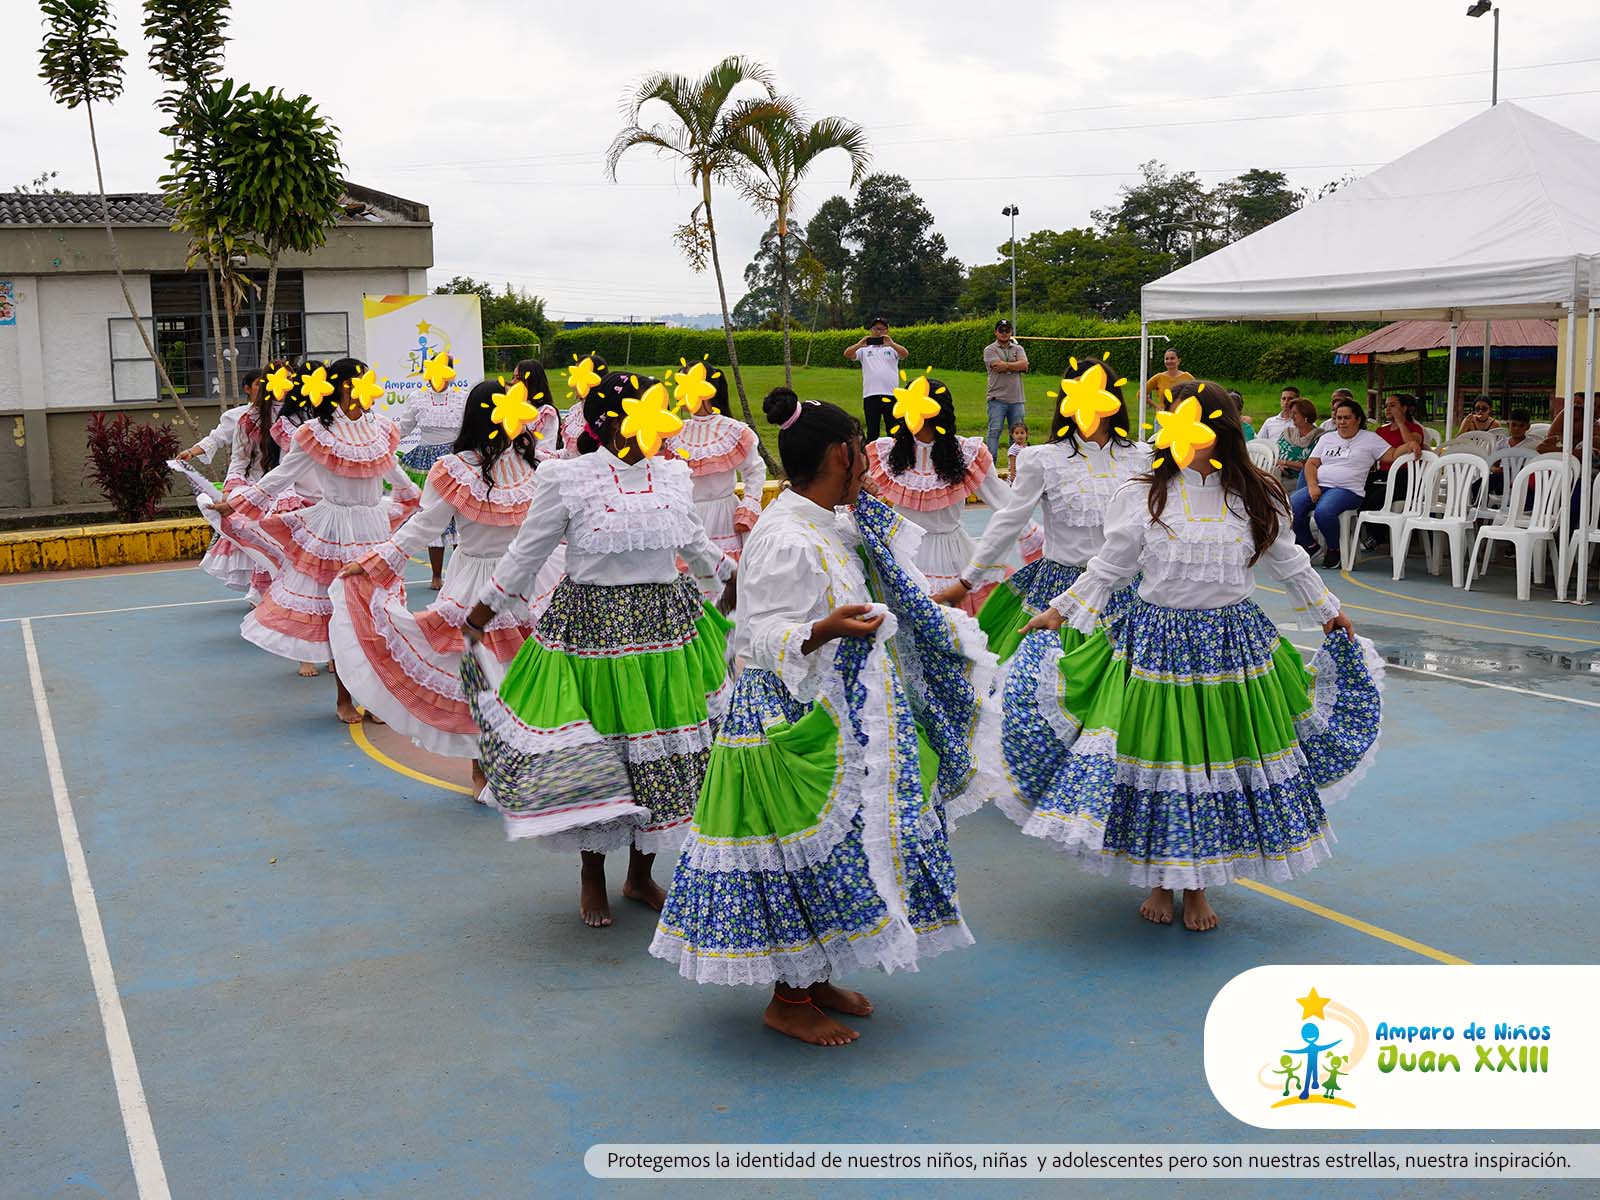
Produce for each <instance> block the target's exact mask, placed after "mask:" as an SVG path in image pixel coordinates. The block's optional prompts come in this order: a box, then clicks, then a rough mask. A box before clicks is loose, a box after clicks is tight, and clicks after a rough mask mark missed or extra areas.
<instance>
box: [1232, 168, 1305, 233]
mask: <svg viewBox="0 0 1600 1200" xmlns="http://www.w3.org/2000/svg"><path fill="white" fill-rule="evenodd" d="M1217 202H1218V205H1219V206H1220V208H1221V210H1222V215H1223V219H1224V221H1225V227H1226V231H1227V237H1228V240H1229V241H1237V240H1238V239H1239V238H1242V237H1248V236H1249V235H1250V234H1252V233H1254V232H1255V231H1256V230H1258V229H1265V228H1266V227H1267V226H1268V225H1271V224H1272V223H1273V222H1274V221H1278V220H1281V219H1282V218H1284V217H1287V216H1288V215H1289V214H1290V213H1292V212H1294V211H1295V210H1296V209H1298V208H1299V207H1300V206H1301V205H1302V204H1304V203H1305V196H1304V193H1302V192H1299V191H1296V190H1295V189H1294V188H1291V187H1290V186H1289V177H1288V176H1287V175H1285V174H1284V173H1283V172H1282V171H1266V170H1262V169H1261V168H1259V167H1258V168H1255V169H1253V170H1249V171H1246V172H1245V173H1244V174H1242V175H1239V176H1237V177H1235V178H1233V179H1230V180H1228V181H1227V182H1226V183H1224V184H1222V185H1221V186H1220V187H1218V188H1217Z"/></svg>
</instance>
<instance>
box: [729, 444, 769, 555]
mask: <svg viewBox="0 0 1600 1200" xmlns="http://www.w3.org/2000/svg"><path fill="white" fill-rule="evenodd" d="M745 429H746V431H747V432H748V434H749V436H748V437H747V438H744V439H743V441H744V451H745V455H744V459H743V461H742V462H740V463H739V478H740V479H742V480H743V481H744V496H743V498H742V499H740V501H739V505H738V507H737V508H735V509H734V512H733V527H734V529H735V530H737V531H738V532H739V533H749V532H750V530H752V529H754V528H755V524H756V520H757V519H758V518H759V517H760V516H761V493H762V492H763V491H764V490H765V489H766V486H767V464H766V462H765V461H764V460H763V459H762V457H761V439H760V438H758V437H757V436H756V431H755V430H754V429H751V428H750V427H749V426H746V427H745Z"/></svg>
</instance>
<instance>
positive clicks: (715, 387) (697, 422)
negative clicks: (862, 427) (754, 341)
mask: <svg viewBox="0 0 1600 1200" xmlns="http://www.w3.org/2000/svg"><path fill="white" fill-rule="evenodd" d="M686 380H687V381H689V382H690V383H691V384H698V385H700V391H699V392H694V391H692V390H691V392H690V394H691V395H703V394H704V389H705V388H709V389H711V392H710V394H709V395H707V396H705V397H704V399H702V400H700V401H699V403H698V405H697V406H695V407H694V408H692V409H691V412H692V415H691V416H690V417H689V418H688V419H687V420H686V421H684V423H683V428H682V429H680V430H679V431H678V432H677V433H675V434H673V435H672V436H671V437H670V438H668V439H667V441H666V453H667V454H668V455H672V456H675V457H677V458H681V459H683V460H684V461H686V462H687V463H688V464H689V473H690V474H691V475H693V476H694V508H695V512H696V513H697V514H699V517H700V523H701V524H702V525H704V526H705V527H706V533H708V534H709V535H710V536H711V540H712V542H714V543H715V544H716V547H717V549H719V550H721V551H722V552H723V553H724V554H726V555H727V556H728V557H729V558H732V559H734V560H737V559H738V557H739V554H740V552H741V551H742V550H743V549H744V539H745V535H746V534H747V533H749V532H750V530H751V529H753V528H754V527H755V523H756V520H757V518H759V517H760V516H761V492H762V489H763V488H765V487H766V484H767V464H766V463H765V462H764V461H763V460H762V458H761V442H760V440H759V439H758V438H757V437H756V431H755V430H754V429H751V428H750V426H748V425H746V424H745V423H744V422H743V421H741V420H739V418H737V417H734V416H730V415H729V413H728V375H727V372H726V371H723V370H721V369H719V368H716V367H708V366H706V364H704V363H695V364H694V366H692V367H689V368H688V369H687V370H685V371H681V372H679V373H678V376H677V384H678V391H679V393H680V394H682V393H683V392H684V388H683V384H684V382H685V381H686ZM736 476H737V477H738V478H740V479H742V480H743V481H744V496H743V497H740V496H739V495H738V494H737V493H736V492H735V491H734V486H733V485H734V479H735V477H736ZM697 582H699V584H700V591H701V594H702V595H704V596H705V597H706V598H707V599H708V600H715V599H716V597H717V596H719V595H721V593H722V585H721V584H720V583H718V582H717V581H716V580H714V579H701V580H698V581H697Z"/></svg>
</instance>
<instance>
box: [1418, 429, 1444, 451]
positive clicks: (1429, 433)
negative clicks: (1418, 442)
mask: <svg viewBox="0 0 1600 1200" xmlns="http://www.w3.org/2000/svg"><path fill="white" fill-rule="evenodd" d="M1422 435H1423V437H1424V438H1426V439H1427V445H1428V449H1429V450H1437V449H1438V448H1439V441H1440V438H1439V431H1438V430H1437V429H1435V428H1434V427H1433V426H1432V425H1424V426H1423V427H1422Z"/></svg>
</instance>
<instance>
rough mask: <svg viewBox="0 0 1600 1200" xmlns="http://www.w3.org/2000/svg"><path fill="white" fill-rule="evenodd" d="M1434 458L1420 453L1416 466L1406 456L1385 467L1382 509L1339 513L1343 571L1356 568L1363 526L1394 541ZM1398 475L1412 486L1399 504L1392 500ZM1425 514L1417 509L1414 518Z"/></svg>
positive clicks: (1425, 453) (1414, 460)
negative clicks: (1378, 530) (1377, 528)
mask: <svg viewBox="0 0 1600 1200" xmlns="http://www.w3.org/2000/svg"><path fill="white" fill-rule="evenodd" d="M1438 457H1439V456H1438V455H1437V454H1433V453H1431V452H1430V451H1427V450H1424V451H1423V452H1422V461H1421V462H1420V463H1419V462H1418V461H1417V459H1416V458H1415V457H1414V456H1412V455H1410V454H1407V455H1406V456H1405V457H1403V458H1399V459H1396V460H1395V462H1394V464H1393V465H1392V466H1391V467H1390V468H1389V474H1388V477H1387V478H1386V479H1385V480H1384V485H1383V507H1382V508H1374V509H1370V510H1367V511H1361V510H1358V509H1354V508H1352V509H1350V510H1349V511H1348V512H1343V513H1340V514H1339V551H1340V558H1341V559H1342V560H1343V561H1342V562H1341V563H1340V565H1341V566H1343V567H1344V569H1345V570H1346V571H1348V570H1350V569H1351V568H1352V567H1354V566H1355V565H1356V549H1357V545H1358V543H1359V541H1360V538H1361V530H1362V527H1363V526H1366V525H1382V526H1383V527H1384V528H1385V529H1387V530H1388V531H1389V541H1390V542H1393V541H1394V540H1395V536H1396V535H1397V534H1398V533H1399V532H1400V527H1401V526H1402V525H1403V524H1405V518H1406V513H1407V511H1409V509H1410V507H1411V504H1412V502H1413V501H1415V502H1416V503H1418V504H1421V494H1422V489H1421V487H1419V486H1417V481H1418V479H1419V477H1420V476H1421V475H1422V474H1423V473H1424V472H1425V469H1426V467H1427V465H1428V464H1429V463H1430V462H1432V461H1433V460H1434V459H1436V458H1438ZM1402 473H1404V474H1405V476H1406V479H1407V481H1408V482H1409V483H1411V485H1412V486H1411V488H1410V489H1409V490H1408V492H1407V493H1406V499H1405V500H1403V501H1401V500H1396V499H1395V498H1394V493H1395V480H1396V479H1397V478H1398V477H1399V476H1400V475H1401V474H1402ZM1426 515H1427V509H1426V508H1419V509H1418V510H1417V516H1419V517H1420V516H1426Z"/></svg>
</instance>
